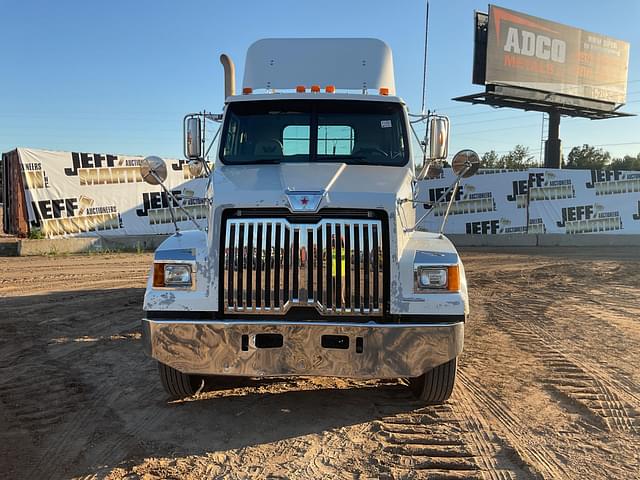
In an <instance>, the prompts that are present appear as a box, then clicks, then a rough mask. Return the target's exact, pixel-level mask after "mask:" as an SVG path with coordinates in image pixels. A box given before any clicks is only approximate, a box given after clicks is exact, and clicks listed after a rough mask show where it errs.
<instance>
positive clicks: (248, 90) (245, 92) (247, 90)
mask: <svg viewBox="0 0 640 480" xmlns="http://www.w3.org/2000/svg"><path fill="white" fill-rule="evenodd" d="M251 93H253V88H251V87H244V88H243V89H242V94H243V95H249V94H251Z"/></svg>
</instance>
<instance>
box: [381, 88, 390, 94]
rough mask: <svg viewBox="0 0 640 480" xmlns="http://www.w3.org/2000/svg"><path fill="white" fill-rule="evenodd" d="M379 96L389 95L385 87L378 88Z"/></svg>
mask: <svg viewBox="0 0 640 480" xmlns="http://www.w3.org/2000/svg"><path fill="white" fill-rule="evenodd" d="M379 92H380V95H385V96H386V95H389V89H388V88H387V87H380V90H379Z"/></svg>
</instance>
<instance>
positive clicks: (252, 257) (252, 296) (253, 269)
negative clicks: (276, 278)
mask: <svg viewBox="0 0 640 480" xmlns="http://www.w3.org/2000/svg"><path fill="white" fill-rule="evenodd" d="M257 229H258V224H257V223H256V222H252V223H251V225H250V227H249V248H248V250H247V253H248V258H249V267H248V271H249V275H248V276H247V282H248V284H249V286H250V288H251V290H249V291H248V292H247V302H248V306H249V307H250V308H251V309H253V310H255V308H256V307H257V305H256V300H257V298H256V297H257V295H256V277H257V276H258V272H257V267H258V258H257V257H258V255H257V249H258V246H257V245H256V240H257V238H256V237H257V234H258V232H256V230H257ZM249 278H251V281H250V282H249Z"/></svg>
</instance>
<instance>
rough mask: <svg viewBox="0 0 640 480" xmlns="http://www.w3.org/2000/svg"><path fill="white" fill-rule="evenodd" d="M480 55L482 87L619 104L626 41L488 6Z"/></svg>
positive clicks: (625, 65) (624, 81)
mask: <svg viewBox="0 0 640 480" xmlns="http://www.w3.org/2000/svg"><path fill="white" fill-rule="evenodd" d="M577 8H581V7H577ZM585 8H586V7H585ZM601 8H608V7H607V6H605V4H602V6H601ZM595 13H597V12H595ZM486 56H487V60H486V62H487V63H486V78H485V81H486V83H488V84H499V85H513V86H518V87H524V88H532V89H535V90H543V91H547V92H553V93H560V94H565V95H571V96H575V97H582V98H587V99H592V100H600V101H605V102H612V103H625V99H626V91H627V70H628V64H629V44H628V43H627V42H624V41H621V40H617V39H615V38H611V37H607V36H605V35H600V34H597V33H592V32H587V31H585V30H580V29H578V28H573V27H569V26H567V25H563V24H560V23H556V22H551V21H549V20H543V19H541V18H538V17H532V16H531V15H525V14H524V13H519V12H514V11H512V10H507V9H506V8H500V7H496V6H495V5H491V6H490V7H489V24H488V39H487V51H486Z"/></svg>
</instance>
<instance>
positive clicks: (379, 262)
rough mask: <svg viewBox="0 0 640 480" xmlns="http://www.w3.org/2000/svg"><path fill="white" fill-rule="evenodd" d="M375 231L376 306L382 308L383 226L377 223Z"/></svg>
mask: <svg viewBox="0 0 640 480" xmlns="http://www.w3.org/2000/svg"><path fill="white" fill-rule="evenodd" d="M375 232H376V236H375V237H374V240H375V249H376V267H377V271H376V272H375V280H376V282H375V291H376V302H375V305H374V306H375V307H376V309H378V310H382V309H383V307H384V296H383V293H384V253H383V250H382V228H380V225H376V227H375Z"/></svg>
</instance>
